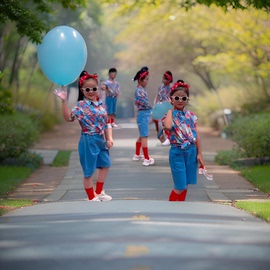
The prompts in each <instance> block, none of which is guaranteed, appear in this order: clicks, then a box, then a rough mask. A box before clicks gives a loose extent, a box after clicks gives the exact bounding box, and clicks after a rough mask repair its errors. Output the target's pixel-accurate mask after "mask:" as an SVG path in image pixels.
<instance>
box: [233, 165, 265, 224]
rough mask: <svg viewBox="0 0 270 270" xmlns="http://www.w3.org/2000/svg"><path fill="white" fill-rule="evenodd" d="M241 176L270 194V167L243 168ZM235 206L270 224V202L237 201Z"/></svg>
mask: <svg viewBox="0 0 270 270" xmlns="http://www.w3.org/2000/svg"><path fill="white" fill-rule="evenodd" d="M241 174H242V175H243V176H244V177H245V178H246V179H247V180H249V181H250V182H251V183H252V184H253V185H254V186H255V187H256V188H258V189H259V190H260V191H262V192H265V193H267V194H270V165H261V166H259V165H258V166H252V167H248V168H243V169H241ZM235 206H236V207H237V208H240V209H243V210H245V211H247V212H249V213H250V214H252V215H255V216H257V217H259V218H261V219H263V220H265V221H267V222H270V202H269V201H264V202H254V201H237V202H236V203H235Z"/></svg>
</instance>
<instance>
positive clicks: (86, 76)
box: [79, 73, 98, 87]
mask: <svg viewBox="0 0 270 270" xmlns="http://www.w3.org/2000/svg"><path fill="white" fill-rule="evenodd" d="M87 79H94V80H96V81H98V75H97V74H96V73H95V74H88V73H86V74H85V75H83V76H82V77H81V78H80V80H79V86H80V87H82V84H83V82H84V81H85V80H87Z"/></svg>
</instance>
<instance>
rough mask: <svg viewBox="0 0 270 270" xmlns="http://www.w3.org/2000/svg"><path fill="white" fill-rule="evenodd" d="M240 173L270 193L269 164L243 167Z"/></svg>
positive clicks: (260, 188)
mask: <svg viewBox="0 0 270 270" xmlns="http://www.w3.org/2000/svg"><path fill="white" fill-rule="evenodd" d="M241 174H242V175H243V176H244V177H245V178H246V179H248V180H249V181H250V182H251V183H252V184H253V185H254V186H255V187H257V188H258V189H259V190H261V191H262V192H265V193H267V194H270V165H258V166H252V167H249V168H243V169H241Z"/></svg>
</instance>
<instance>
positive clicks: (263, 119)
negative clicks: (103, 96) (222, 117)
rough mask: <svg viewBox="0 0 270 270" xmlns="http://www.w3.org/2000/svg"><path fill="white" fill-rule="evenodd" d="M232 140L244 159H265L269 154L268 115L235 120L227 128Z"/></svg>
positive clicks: (269, 115) (269, 127) (269, 120)
mask: <svg viewBox="0 0 270 270" xmlns="http://www.w3.org/2000/svg"><path fill="white" fill-rule="evenodd" d="M229 131H230V132H231V134H232V139H233V140H234V141H235V142H236V143H237V144H238V146H239V149H241V150H243V151H244V152H245V156H246V157H259V158H261V157H266V156H269V153H270V136H269V134H270V114H269V113H264V114H255V115H249V116H244V117H238V118H235V119H234V120H233V122H232V124H231V125H230V126H229Z"/></svg>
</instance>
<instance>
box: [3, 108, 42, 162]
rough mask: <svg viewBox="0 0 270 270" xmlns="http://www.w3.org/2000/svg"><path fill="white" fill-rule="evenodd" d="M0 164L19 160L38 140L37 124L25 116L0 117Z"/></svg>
mask: <svg viewBox="0 0 270 270" xmlns="http://www.w3.org/2000/svg"><path fill="white" fill-rule="evenodd" d="M0 126H1V129H0V162H3V160H5V159H6V158H18V157H19V156H20V155H21V154H22V153H25V152H27V151H28V149H29V148H30V147H31V146H32V145H33V143H34V142H35V141H37V140H38V135H39V131H38V129H37V126H36V123H35V122H34V121H33V120H31V118H29V117H28V116H26V115H24V114H19V113H15V114H14V115H0Z"/></svg>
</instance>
